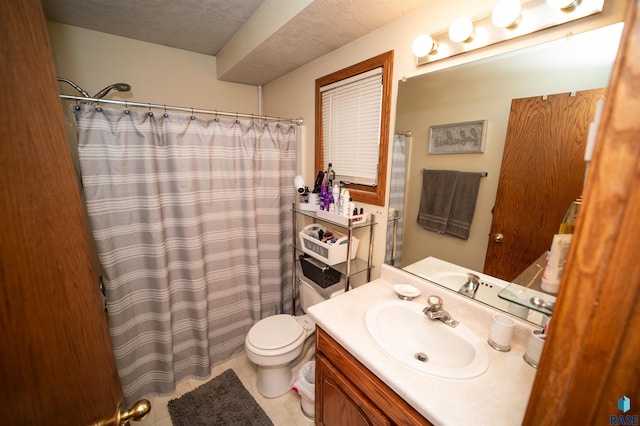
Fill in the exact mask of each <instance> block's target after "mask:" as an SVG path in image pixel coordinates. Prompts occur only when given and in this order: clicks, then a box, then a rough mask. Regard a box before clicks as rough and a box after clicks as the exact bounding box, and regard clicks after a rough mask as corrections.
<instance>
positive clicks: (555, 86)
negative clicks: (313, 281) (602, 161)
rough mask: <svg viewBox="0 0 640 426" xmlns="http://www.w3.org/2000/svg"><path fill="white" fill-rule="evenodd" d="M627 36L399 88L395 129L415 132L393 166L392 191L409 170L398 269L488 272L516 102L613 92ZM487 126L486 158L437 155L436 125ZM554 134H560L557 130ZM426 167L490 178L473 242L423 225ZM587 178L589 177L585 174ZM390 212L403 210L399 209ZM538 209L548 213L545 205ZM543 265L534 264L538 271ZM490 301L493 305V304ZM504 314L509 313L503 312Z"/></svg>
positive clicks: (559, 46)
mask: <svg viewBox="0 0 640 426" xmlns="http://www.w3.org/2000/svg"><path fill="white" fill-rule="evenodd" d="M621 32H622V23H618V24H614V25H610V26H607V27H603V28H599V29H597V30H593V31H589V32H586V33H582V34H578V35H572V36H568V37H566V38H565V39H562V40H557V41H554V42H550V43H545V44H542V45H539V46H534V47H530V48H527V49H523V50H520V51H515V52H510V53H506V54H502V55H499V56H496V57H492V58H488V59H483V60H481V61H477V62H473V63H469V64H464V65H460V66H456V67H452V68H448V69H444V70H441V71H436V72H433V73H428V74H423V75H419V76H416V77H413V78H409V79H406V80H404V81H400V82H399V88H398V99H397V108H396V122H395V130H396V133H403V132H410V134H411V136H410V137H405V138H404V139H405V140H404V157H405V159H404V162H402V161H401V162H399V164H398V162H396V161H392V162H391V164H392V167H393V173H392V182H391V187H392V191H393V188H394V187H397V185H396V184H394V182H393V179H394V178H393V175H395V174H397V173H396V172H397V171H398V167H402V163H404V167H405V171H404V176H405V179H404V180H405V185H404V202H403V205H404V211H403V208H402V207H398V210H399V211H400V215H401V218H402V221H401V225H402V228H403V229H402V232H401V235H402V238H401V241H400V242H399V244H398V245H399V247H400V252H401V255H400V256H399V257H396V259H395V261H394V263H393V265H394V266H396V267H399V268H402V269H405V268H406V269H405V270H408V271H409V272H412V273H417V274H418V275H421V276H422V277H423V278H424V277H425V276H427V275H426V274H420V273H418V272H416V271H417V269H416V267H415V265H416V263H417V262H420V261H422V260H423V259H425V258H428V257H434V258H437V259H440V260H444V261H447V262H450V263H452V264H455V265H458V266H460V267H462V268H465V269H470V270H473V271H478V272H483V270H484V264H485V257H486V252H487V247H488V244H489V243H490V241H489V238H490V236H489V233H490V231H491V221H492V211H493V207H494V203H495V200H496V193H497V189H498V180H499V179H498V178H499V176H500V170H501V166H502V157H503V150H504V146H505V137H506V135H507V124H508V121H509V115H510V108H511V101H512V99H520V98H528V97H542V98H543V99H544V98H545V97H546V96H550V95H554V94H560V93H574V92H579V91H584V90H590V89H598V88H604V87H606V86H607V85H608V83H609V78H610V75H611V70H612V66H613V62H614V60H615V57H616V54H617V49H618V43H619V40H620V35H621ZM481 120H482V121H485V125H486V127H485V131H486V134H485V135H484V137H485V143H484V151H483V152H475V153H456V154H444V155H442V154H440V155H433V154H429V134H430V128H431V127H432V126H441V125H447V124H454V123H466V122H477V121H481ZM546 131H548V132H553V131H554V129H546ZM396 139H402V138H396ZM585 140H586V136H585ZM397 142H398V141H394V144H395V143H397ZM394 152H395V149H394ZM425 168H426V169H449V170H460V171H473V172H486V177H482V178H481V180H480V188H479V191H478V197H477V203H476V208H475V214H474V217H473V221H472V224H471V230H470V234H469V238H468V239H466V240H463V239H460V238H456V237H453V236H450V235H447V234H438V233H435V232H432V231H428V230H425V229H423V228H422V227H421V226H420V225H419V224H418V223H417V220H416V219H417V216H418V211H419V207H420V196H421V190H422V170H423V169H425ZM572 172H573V173H575V171H574V170H565V171H562V173H567V174H570V173H572ZM528 173H532V174H534V173H536V169H535V162H533V161H532V163H531V169H530V170H528ZM579 173H580V174H581V175H583V174H584V172H583V169H581V170H580V171H579ZM400 175H402V173H400ZM543 190H544V188H540V191H543ZM577 195H580V194H577ZM393 199H394V194H393V192H392V194H391V200H393ZM515 202H526V200H515ZM390 207H395V206H393V204H391V205H390ZM567 207H568V205H567ZM531 208H532V209H535V208H544V205H536V206H531ZM558 225H559V223H558ZM388 238H390V236H388ZM549 243H550V241H549ZM543 253H544V252H541V253H540V255H543ZM536 257H537V256H536ZM536 260H538V259H532V264H533V263H535V261H536ZM439 276H440V278H438V276H436V277H433V276H431V275H429V277H430V278H431V281H434V282H436V283H438V284H441V285H445V286H447V287H449V288H451V285H447V284H448V283H446V282H444V281H447V280H450V279H451V278H452V277H451V275H449V276H446V277H445V276H443V275H439ZM460 279H462V282H460V285H462V284H464V278H458V280H460ZM439 280H440V281H441V282H438V281H439ZM482 301H483V302H484V303H488V304H492V305H493V303H492V302H491V300H482ZM494 306H495V305H494ZM499 307H500V308H501V309H503V308H504V306H503V305H501V306H499ZM536 322H537V321H536Z"/></svg>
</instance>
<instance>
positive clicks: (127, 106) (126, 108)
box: [124, 101, 129, 114]
mask: <svg viewBox="0 0 640 426" xmlns="http://www.w3.org/2000/svg"><path fill="white" fill-rule="evenodd" d="M124 113H125V114H129V104H128V103H127V101H124Z"/></svg>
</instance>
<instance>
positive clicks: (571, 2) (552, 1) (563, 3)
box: [547, 0, 580, 10]
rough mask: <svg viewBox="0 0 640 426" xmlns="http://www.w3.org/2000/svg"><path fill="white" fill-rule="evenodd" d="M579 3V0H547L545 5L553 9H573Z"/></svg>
mask: <svg viewBox="0 0 640 426" xmlns="http://www.w3.org/2000/svg"><path fill="white" fill-rule="evenodd" d="M578 3H580V0H547V5H548V6H549V7H553V8H554V9H562V10H566V9H573V8H574V7H575V6H577V5H578Z"/></svg>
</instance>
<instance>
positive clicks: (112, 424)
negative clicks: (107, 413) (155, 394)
mask: <svg viewBox="0 0 640 426" xmlns="http://www.w3.org/2000/svg"><path fill="white" fill-rule="evenodd" d="M150 411H151V403H150V402H149V401H148V400H146V399H141V400H140V401H138V402H136V403H134V404H133V405H132V406H131V408H129V409H128V410H127V408H126V407H125V406H124V405H123V404H122V403H120V404H118V407H117V408H116V412H115V414H114V415H113V416H111V418H109V419H104V420H99V421H97V422H95V423H93V424H92V425H91V426H126V425H128V424H129V422H130V421H131V420H133V421H134V422H137V421H139V420H142V418H143V417H144V416H146V415H147V414H148V413H149V412H150Z"/></svg>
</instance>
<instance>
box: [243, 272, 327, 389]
mask: <svg viewBox="0 0 640 426" xmlns="http://www.w3.org/2000/svg"><path fill="white" fill-rule="evenodd" d="M325 299H326V298H325V297H323V296H321V295H320V294H319V293H318V292H317V291H316V290H315V289H314V288H313V287H312V285H311V284H309V283H307V282H305V281H303V280H301V281H300V304H301V306H302V308H303V310H304V309H306V308H307V307H309V306H312V305H314V304H316V303H319V302H321V301H323V300H325ZM315 327H316V325H315V323H314V322H313V321H312V320H311V318H309V317H308V316H307V315H300V316H295V317H294V316H293V315H287V314H279V315H272V316H270V317H267V318H264V319H261V320H260V321H258V322H257V323H256V324H254V325H253V327H251V329H250V330H249V333H247V337H246V339H245V352H246V354H247V358H248V359H249V360H250V361H251V362H253V363H254V364H256V365H257V366H258V382H257V388H258V392H260V394H261V395H263V396H265V397H267V398H275V397H278V396H280V395H283V394H284V393H286V392H287V391H288V390H289V389H290V388H291V379H292V376H291V368H292V362H293V361H295V360H296V359H297V358H298V356H300V355H301V354H302V351H303V347H304V343H305V341H306V340H307V339H308V338H309V337H310V336H311V335H313V333H315Z"/></svg>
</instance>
